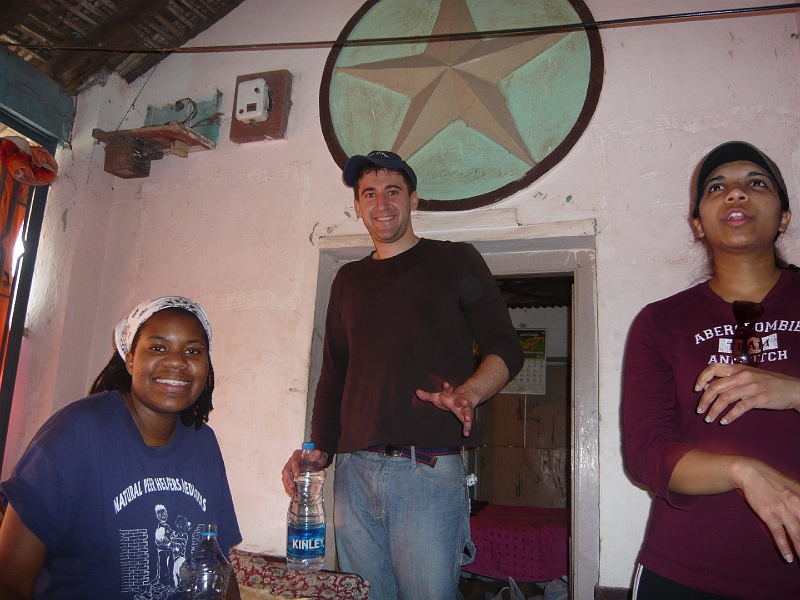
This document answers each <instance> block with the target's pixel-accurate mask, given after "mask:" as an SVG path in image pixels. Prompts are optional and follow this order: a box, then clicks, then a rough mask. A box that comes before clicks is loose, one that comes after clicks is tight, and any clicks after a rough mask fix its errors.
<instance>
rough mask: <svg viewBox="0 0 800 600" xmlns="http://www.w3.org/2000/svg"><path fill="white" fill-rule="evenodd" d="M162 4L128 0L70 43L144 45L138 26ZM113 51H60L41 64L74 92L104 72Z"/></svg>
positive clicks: (49, 73) (115, 45) (117, 45)
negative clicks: (92, 28) (130, 0)
mask: <svg viewBox="0 0 800 600" xmlns="http://www.w3.org/2000/svg"><path fill="white" fill-rule="evenodd" d="M162 6H163V0H136V1H133V2H127V3H126V4H125V6H123V7H122V8H121V9H120V10H118V11H117V12H116V13H115V14H113V15H112V16H110V17H109V18H108V19H107V20H106V21H104V22H103V23H101V24H100V26H99V27H97V28H96V29H94V30H92V31H91V32H90V33H89V34H88V35H86V36H84V37H82V38H80V39H78V40H75V41H74V42H72V43H71V44H70V45H72V46H86V47H98V48H103V47H109V48H125V47H128V46H141V45H142V40H141V38H140V36H139V33H138V32H137V30H136V25H137V24H138V23H141V22H142V21H143V20H145V19H147V18H148V17H150V15H151V14H152V13H153V12H155V11H157V10H159V9H160V8H161V7H162ZM114 54H117V53H115V52H86V51H83V52H81V51H71V50H60V51H59V52H58V53H57V54H56V56H54V57H53V58H52V59H50V60H48V61H47V62H46V63H45V64H43V65H42V67H41V70H42V72H43V73H45V74H46V75H47V76H49V77H51V78H52V79H54V80H55V81H58V82H59V83H61V84H62V85H63V86H64V90H65V91H66V92H67V93H70V94H71V93H74V92H77V91H78V90H79V89H80V88H82V87H83V86H85V85H86V84H88V83H90V82H91V81H93V80H94V79H95V78H96V77H97V76H98V75H99V74H100V73H102V71H103V67H104V66H105V64H106V63H107V62H108V61H109V60H110V59H111V58H112V57H113V56H114ZM161 58H163V57H161Z"/></svg>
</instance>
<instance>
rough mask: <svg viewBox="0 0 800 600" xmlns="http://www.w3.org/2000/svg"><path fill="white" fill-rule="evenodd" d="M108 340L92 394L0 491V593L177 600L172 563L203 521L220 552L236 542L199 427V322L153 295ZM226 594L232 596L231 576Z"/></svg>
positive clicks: (51, 428)
mask: <svg viewBox="0 0 800 600" xmlns="http://www.w3.org/2000/svg"><path fill="white" fill-rule="evenodd" d="M114 338H115V344H116V347H117V352H115V354H114V356H113V357H112V359H111V360H110V361H109V363H108V365H107V366H106V368H105V369H103V371H102V372H101V374H100V375H99V376H98V378H97V380H96V381H95V384H94V386H93V387H92V390H91V392H92V394H91V395H90V396H88V397H86V398H84V399H82V400H78V401H77V402H73V403H72V404H69V405H68V406H66V407H65V408H63V409H62V410H60V411H58V412H57V413H56V414H54V415H53V416H52V417H51V418H50V419H49V420H48V421H47V422H46V423H45V424H44V425H43V426H42V428H41V429H40V430H39V432H38V433H37V434H36V436H35V437H34V439H33V441H32V442H31V444H30V446H29V447H28V449H27V451H26V452H25V454H24V455H23V457H22V459H21V460H20V462H19V464H18V465H17V467H16V469H15V470H14V473H13V475H12V476H11V477H10V478H9V479H8V480H7V481H5V482H3V484H2V486H0V501H2V505H3V506H4V508H5V516H4V518H3V521H2V524H0V564H2V565H3V568H2V569H0V597H2V598H48V599H58V598H64V599H76V600H77V599H81V600H83V599H85V598H120V599H128V598H129V599H134V598H164V599H174V598H179V597H180V594H181V590H180V582H179V581H178V580H177V577H176V570H175V568H174V567H175V564H176V563H177V561H182V559H185V558H186V555H187V554H190V553H191V550H192V539H193V538H197V537H198V535H197V528H198V526H199V525H200V524H201V523H214V524H217V525H218V529H219V543H220V547H221V548H222V549H223V551H224V552H226V553H227V552H228V551H229V550H230V549H231V548H232V547H233V546H235V545H236V544H238V543H239V542H240V541H241V539H242V538H241V535H240V533H239V526H238V522H237V519H236V513H235V511H234V507H233V500H232V497H231V493H230V489H229V487H228V480H227V476H226V474H225V465H224V463H223V460H222V454H221V452H220V449H219V445H218V443H217V439H216V437H215V435H214V432H213V431H212V430H211V429H210V428H209V427H208V426H207V425H204V423H206V422H207V421H208V414H209V412H210V411H211V410H212V404H211V396H212V393H213V390H214V374H213V368H212V366H211V359H210V356H209V351H210V347H211V326H210V325H209V322H208V317H207V316H206V313H205V312H204V311H203V309H202V308H201V307H200V305H198V304H197V303H195V302H194V301H192V300H189V299H188V298H183V297H180V296H168V297H164V298H158V299H157V300H153V301H151V302H145V303H143V304H141V305H139V306H138V307H136V309H134V311H133V312H132V313H131V314H130V315H129V316H128V317H127V318H126V319H124V320H123V321H122V322H121V323H120V324H119V325H118V326H117V328H116V330H115V336H114ZM179 420H180V421H181V423H182V425H179V424H178V421H179ZM187 542H188V543H187ZM227 598H233V599H238V598H239V590H238V585H237V584H236V579H235V577H234V576H233V575H231V582H230V585H229V586H228V596H227Z"/></svg>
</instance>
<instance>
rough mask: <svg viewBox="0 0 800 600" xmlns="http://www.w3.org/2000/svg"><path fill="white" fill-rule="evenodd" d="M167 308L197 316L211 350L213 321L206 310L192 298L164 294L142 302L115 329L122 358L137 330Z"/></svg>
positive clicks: (115, 340)
mask: <svg viewBox="0 0 800 600" xmlns="http://www.w3.org/2000/svg"><path fill="white" fill-rule="evenodd" d="M165 308H182V309H184V310H187V311H189V312H190V313H192V314H193V315H194V316H195V317H197V318H198V320H199V321H200V324H201V325H202V326H203V329H205V331H206V337H208V351H209V352H211V323H209V322H208V315H207V314H206V311H204V310H203V308H202V307H201V306H200V305H199V304H198V303H197V302H195V301H194V300H191V299H190V298H185V297H184V296H164V297H163V298H156V299H155V300H148V301H147V302H142V303H141V304H140V305H139V306H137V307H136V308H134V309H133V312H131V314H129V315H128V316H127V317H126V318H124V319H122V321H120V322H119V324H118V325H117V327H116V328H115V329H114V343H115V344H116V346H117V352H118V353H119V355H120V356H121V357H122V360H125V355H126V354H127V353H128V352H130V350H131V344H133V338H134V337H136V332H137V331H139V329H140V328H141V326H142V325H144V322H145V321H147V319H149V318H150V317H152V316H153V315H154V314H156V313H157V312H159V311H161V310H164V309H165Z"/></svg>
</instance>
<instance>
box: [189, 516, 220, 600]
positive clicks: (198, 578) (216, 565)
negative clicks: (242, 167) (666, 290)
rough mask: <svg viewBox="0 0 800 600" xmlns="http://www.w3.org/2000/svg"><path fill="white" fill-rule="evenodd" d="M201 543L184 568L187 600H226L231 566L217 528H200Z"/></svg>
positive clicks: (202, 525)
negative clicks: (221, 544) (220, 544)
mask: <svg viewBox="0 0 800 600" xmlns="http://www.w3.org/2000/svg"><path fill="white" fill-rule="evenodd" d="M198 530H199V532H200V541H199V542H198V544H197V547H196V548H195V549H194V552H192V554H191V556H190V557H189V558H187V559H186V562H184V563H183V564H182V565H181V569H180V573H181V589H182V590H183V595H182V596H181V598H183V599H184V600H223V599H224V598H225V594H226V593H227V591H228V580H229V579H230V576H231V571H233V567H231V563H229V562H228V559H227V558H225V555H224V554H223V553H222V550H220V548H219V542H217V526H216V525H214V524H201V525H199V526H198Z"/></svg>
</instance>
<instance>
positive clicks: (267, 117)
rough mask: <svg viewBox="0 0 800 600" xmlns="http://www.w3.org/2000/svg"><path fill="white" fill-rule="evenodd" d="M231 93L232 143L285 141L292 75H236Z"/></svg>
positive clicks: (0, 0) (274, 72)
mask: <svg viewBox="0 0 800 600" xmlns="http://www.w3.org/2000/svg"><path fill="white" fill-rule="evenodd" d="M0 2H2V0H0ZM235 89H236V95H235V97H234V98H233V118H231V132H230V139H231V141H232V142H234V143H236V144H249V143H250V142H259V141H262V140H282V139H285V138H286V129H287V126H288V124H289V109H290V108H291V107H292V74H291V73H290V72H289V71H286V70H280V71H262V72H261V73H248V74H245V75H239V76H238V77H237V78H236V88H235ZM252 105H255V106H252ZM259 115H262V116H263V117H264V118H260V117H259ZM254 116H255V118H253V117H254Z"/></svg>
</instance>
